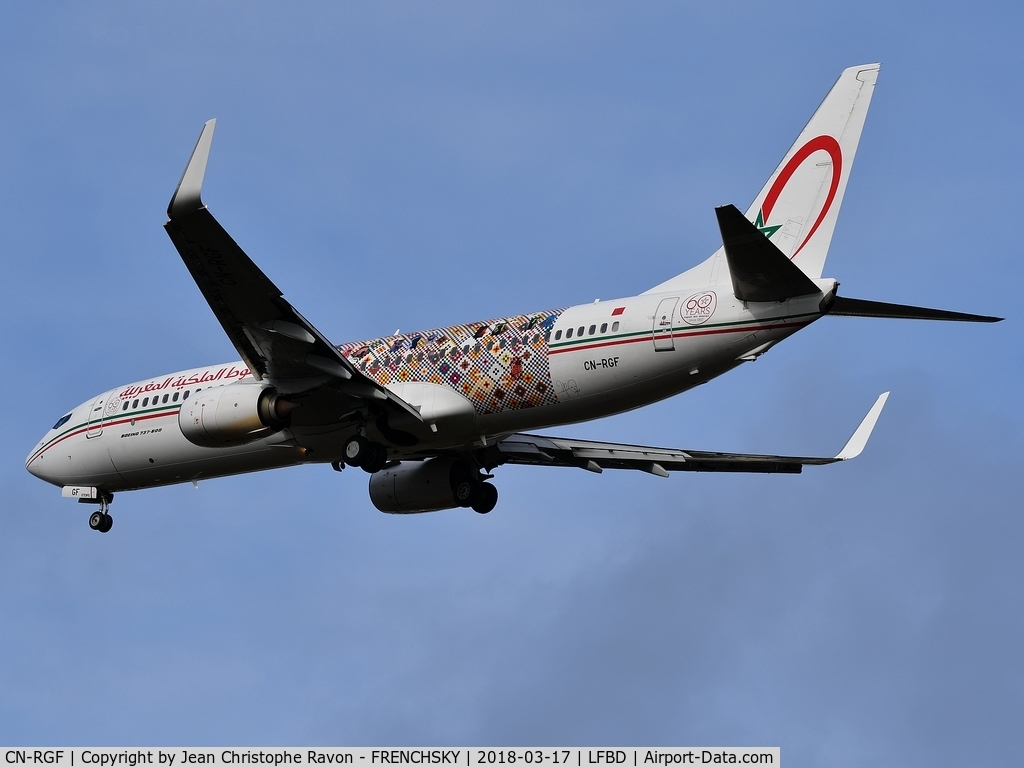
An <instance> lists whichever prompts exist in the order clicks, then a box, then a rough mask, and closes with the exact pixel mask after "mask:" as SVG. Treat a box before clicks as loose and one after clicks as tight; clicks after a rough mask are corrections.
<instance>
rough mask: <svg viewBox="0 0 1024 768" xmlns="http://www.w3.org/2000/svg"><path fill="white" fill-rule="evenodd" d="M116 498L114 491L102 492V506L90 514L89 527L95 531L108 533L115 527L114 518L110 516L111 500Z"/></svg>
mask: <svg viewBox="0 0 1024 768" xmlns="http://www.w3.org/2000/svg"><path fill="white" fill-rule="evenodd" d="M113 499H114V494H112V493H101V494H100V497H99V500H98V501H99V505H100V508H99V509H97V510H96V511H95V512H93V513H92V514H91V515H89V527H90V528H92V529H93V530H94V531H99V532H100V533H106V532H107V531H109V530H110V529H111V528H113V527H114V518H112V517H111V516H110V512H109V510H110V502H111V501H112V500H113Z"/></svg>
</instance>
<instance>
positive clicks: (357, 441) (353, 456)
mask: <svg viewBox="0 0 1024 768" xmlns="http://www.w3.org/2000/svg"><path fill="white" fill-rule="evenodd" d="M341 452H342V455H343V456H344V457H345V463H346V464H348V465H349V466H350V467H361V468H362V469H363V471H364V472H369V473H370V474H371V475H372V474H373V473H374V472H380V470H382V469H384V465H385V464H387V463H388V449H387V448H385V447H384V446H383V445H381V444H380V443H373V442H370V441H369V440H367V439H366V438H365V437H363V436H362V435H355V436H354V437H350V438H349V439H348V441H347V442H346V443H345V446H344V447H343V448H342V451H341Z"/></svg>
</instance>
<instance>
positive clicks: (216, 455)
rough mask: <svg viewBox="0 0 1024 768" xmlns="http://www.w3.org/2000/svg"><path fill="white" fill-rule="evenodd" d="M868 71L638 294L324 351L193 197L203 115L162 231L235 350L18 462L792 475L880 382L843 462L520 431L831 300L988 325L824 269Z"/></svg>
mask: <svg viewBox="0 0 1024 768" xmlns="http://www.w3.org/2000/svg"><path fill="white" fill-rule="evenodd" d="M878 70H879V65H878V64H867V65H863V66H858V67H851V68H850V69H847V70H846V71H844V72H843V73H842V75H841V76H840V77H839V80H838V81H837V82H836V84H835V86H833V88H832V90H831V91H829V93H828V95H827V96H826V97H825V100H824V101H823V102H822V104H821V106H820V107H818V109H817V111H816V112H815V113H814V115H813V116H812V117H811V120H810V122H809V123H808V124H807V126H806V127H805V128H804V130H803V132H802V133H801V134H800V136H799V137H798V138H797V140H796V143H794V144H793V146H792V147H791V148H790V150H789V151H788V152H787V153H786V155H785V157H784V158H783V159H782V162H781V163H780V164H779V166H778V168H776V170H775V172H774V173H773V174H772V175H771V177H770V178H769V179H768V181H767V183H766V184H765V185H764V188H763V189H762V190H761V192H760V194H759V195H758V196H757V198H756V199H755V200H754V202H753V204H752V205H751V206H750V208H749V209H748V210H747V212H746V215H744V214H742V213H740V211H739V210H737V209H736V208H735V207H734V206H731V205H726V206H723V207H720V208H717V209H716V210H715V213H716V215H717V217H718V225H719V228H720V230H721V233H722V242H723V246H722V247H721V248H719V249H718V251H716V252H715V253H714V254H713V255H712V256H711V257H710V258H709V259H707V260H706V261H704V262H703V263H701V264H699V265H697V266H696V267H693V268H692V269H690V270H687V271H686V272H683V273H682V274H680V275H677V276H676V277H673V278H671V279H670V280H667V281H665V282H663V283H661V284H660V285H656V286H654V287H653V288H651V289H650V290H648V291H645V292H644V293H642V294H640V295H639V296H629V297H626V298H621V299H615V300H613V301H601V302H595V303H593V304H583V305H579V306H575V307H569V308H568V309H552V310H546V311H541V312H529V313H526V314H523V315H516V316H515V317H502V318H498V319H495V320H487V321H483V322H476V323H467V324H465V325H455V326H451V327H448V328H439V329H435V330H429V331H423V332H419V333H408V334H398V333H396V334H394V335H392V336H385V337H382V338H378V339H371V340H369V341H359V342H355V343H348V344H341V345H334V344H332V343H331V342H329V341H328V340H327V337H326V336H324V334H322V333H321V332H320V331H319V330H317V329H316V328H315V327H314V326H313V325H312V324H311V323H310V322H308V321H307V320H306V319H305V318H304V317H302V315H300V314H299V313H298V312H297V311H296V310H295V308H294V307H292V305H291V304H289V303H288V302H287V301H285V299H284V298H283V296H282V294H281V291H280V290H278V288H277V286H275V285H274V283H272V282H271V281H270V279H269V278H267V276H266V275H264V274H263V272H262V271H260V269H259V267H257V266H256V264H255V263H253V261H252V260H250V258H249V257H248V256H247V255H246V254H245V253H244V252H243V251H242V249H241V248H240V247H239V246H238V245H237V244H236V243H235V241H234V240H232V238H231V237H230V235H228V234H227V232H226V231H225V230H224V229H223V228H222V227H221V226H220V224H218V223H217V220H216V219H214V217H213V215H212V214H211V213H210V212H209V210H208V209H207V208H206V206H205V205H204V204H203V202H202V199H201V191H202V185H203V177H204V175H205V172H206V164H207V159H208V157H209V153H210V144H211V142H212V140H213V131H214V125H215V122H216V121H214V120H210V121H209V122H208V123H206V125H205V126H204V128H203V131H202V133H201V134H200V136H199V141H198V143H197V144H196V147H195V149H194V151H193V152H192V156H191V159H190V160H189V162H188V165H187V166H186V168H185V172H184V174H183V175H182V177H181V181H180V182H179V184H178V187H177V189H176V190H175V192H174V196H173V197H172V198H171V202H170V205H169V207H168V209H167V215H168V218H169V221H168V222H167V223H166V224H165V225H164V226H165V228H166V229H167V233H168V235H170V238H171V241H172V242H173V243H174V246H175V248H177V250H178V252H179V253H180V254H181V258H182V259H183V260H184V262H185V266H187V267H188V270H189V272H190V273H191V274H192V277H193V278H194V279H195V281H196V284H197V285H198V286H199V290H200V291H201V292H202V294H203V296H204V297H205V298H206V300H207V301H208V302H209V304H210V308H211V309H212V310H213V313H214V315H216V317H217V319H218V320H219V321H220V324H221V326H222V327H223V328H224V331H225V332H226V333H227V335H228V338H229V339H231V342H232V343H233V344H234V346H235V349H237V350H238V353H239V355H240V356H241V358H242V359H241V361H237V362H232V363H224V364H222V365H212V366H206V367H203V368H194V369H192V370H188V371H180V372H177V373H172V374H167V375H163V376H157V377H155V378H151V379H145V380H143V381H137V382H134V383H132V384H125V385H123V386H119V387H115V388H114V389H111V390H109V391H107V392H103V393H101V394H99V395H97V396H96V397H94V398H91V399H89V400H87V401H86V402H84V403H82V404H81V405H79V406H78V407H76V408H74V409H72V410H71V411H69V412H68V413H66V414H65V415H63V416H61V418H60V419H58V421H57V423H56V424H54V425H53V427H52V428H51V429H50V430H49V431H48V432H47V433H46V434H45V435H44V436H43V439H42V440H40V441H39V443H38V445H36V447H35V448H33V449H32V452H31V453H30V454H29V456H28V459H27V460H26V468H27V469H28V471H29V472H31V473H32V474H33V475H35V476H36V477H39V478H41V479H43V480H45V481H47V482H49V483H52V484H54V485H57V486H61V487H62V489H63V491H62V492H63V495H64V496H66V497H71V498H77V499H78V500H79V501H80V502H86V503H90V504H94V505H97V507H96V511H95V512H93V513H92V514H91V516H90V518H89V525H90V527H91V528H93V529H95V530H98V531H102V532H107V531H109V530H110V527H111V525H112V524H113V520H112V518H111V516H110V514H109V506H110V502H111V500H112V498H113V494H114V493H115V492H117V491H122V490H133V489H139V488H150V487H154V486H161V485H170V484H173V483H184V482H193V483H198V481H199V480H201V479H206V478H211V477H222V476H225V475H233V474H239V473H242V472H254V471H257V470H262V469H270V468H274V467H285V466H291V465H295V464H306V463H323V464H330V465H331V466H332V467H334V469H336V470H339V471H340V470H341V469H342V468H343V467H344V466H345V465H349V466H353V467H361V468H362V469H364V470H365V471H366V472H368V473H370V499H371V501H372V502H373V504H374V506H376V507H377V509H379V510H380V511H382V512H389V513H413V512H429V511H434V510H440V509H450V508H454V507H472V508H473V509H474V510H476V511H477V512H480V513H487V512H489V511H490V510H491V509H493V508H494V505H495V503H496V502H497V499H498V492H497V490H496V489H495V487H494V486H493V485H492V484H491V483H488V482H486V480H488V479H490V478H492V477H493V475H492V474H490V473H491V471H492V470H494V469H495V468H496V467H499V466H501V465H503V464H531V465H542V466H560V467H577V468H582V469H587V470H590V471H592V472H601V471H603V470H605V469H639V470H643V471H645V472H649V473H651V474H654V475H659V476H662V477H668V474H669V472H672V471H696V472H790V473H796V472H800V471H801V469H802V468H803V466H804V465H807V464H814V465H817V464H830V463H832V462H837V461H843V460H846V459H852V458H854V457H855V456H857V455H858V454H860V452H861V451H862V450H863V448H864V446H865V444H866V443H867V440H868V437H869V436H870V434H871V431H872V429H873V428H874V425H875V422H876V421H877V419H878V416H879V414H880V413H881V411H882V407H883V406H884V404H885V400H886V397H887V396H888V393H887V392H886V393H883V394H882V395H880V396H879V397H878V399H877V400H876V401H875V403H874V405H873V406H872V407H871V409H870V410H869V411H868V413H867V415H866V416H865V417H864V419H863V421H862V422H861V423H860V426H858V427H857V429H856V431H855V432H854V433H853V436H852V437H851V438H850V440H849V441H848V442H847V443H846V445H845V447H844V448H843V449H842V450H841V451H839V453H837V454H836V455H835V456H829V457H802V456H769V455H755V454H736V453H713V452H708V451H694V450H676V449H665V448H652V447H645V446H636V445H619V444H616V443H602V442H593V441H588V440H573V439H570V438H561V437H547V436H543V435H535V434H528V433H526V432H524V430H533V429H538V428H545V427H551V426H555V425H559V424H567V423H572V422H580V421H585V420H588V419H595V418H599V417H602V416H607V415H610V414H613V413H620V412H622V411H627V410H630V409H632V408H637V407H639V406H642V405H647V404H648V403H653V402H655V401H656V400H661V399H663V398H666V397H669V396H671V395H675V394H677V393H679V392H683V391H685V390H687V389H690V388H691V387H695V386H697V385H698V384H703V383H704V382H706V381H709V380H710V379H713V378H714V377H716V376H719V375H721V374H723V373H725V372H726V371H728V370H731V369H732V368H735V367H737V366H738V365H741V364H743V363H745V362H749V361H752V360H755V359H756V358H757V357H758V356H760V355H762V354H764V353H765V352H767V351H768V350H769V349H770V348H771V347H772V346H774V345H775V344H777V343H778V342H779V341H781V340H783V339H785V338H787V337H788V336H790V335H792V334H794V333H796V332H797V331H798V330H800V329H801V328H803V327H805V326H807V325H810V324H811V323H813V322H814V321H816V320H818V319H819V318H821V317H823V316H825V315H852V316H859V317H892V318H917V319H929V320H965V321H975V322H995V321H998V320H999V319H1000V318H995V317H987V316H980V315H968V314H963V313H958V312H947V311H943V310H935V309H926V308H921V307H910V306H904V305H897V304H885V303H881V302H875V301H864V300H861V299H851V298H846V297H844V296H840V295H838V294H837V288H838V285H839V284H838V283H837V282H836V281H835V280H833V279H831V278H822V277H821V273H822V267H823V266H824V264H825V257H826V255H827V253H828V247H829V243H830V242H831V240H832V232H833V230H834V228H835V224H836V218H837V216H838V214H839V207H840V205H841V204H842V201H843V194H844V193H845V191H846V183H847V181H848V179H849V176H850V167H851V165H852V164H853V159H854V155H855V153H856V151H857V144H858V141H859V139H860V134H861V129H862V128H863V125H864V118H865V116H866V114H867V111H868V105H869V104H870V102H871V94H872V91H873V90H874V86H875V81H876V78H877V75H878Z"/></svg>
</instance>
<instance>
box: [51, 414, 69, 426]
mask: <svg viewBox="0 0 1024 768" xmlns="http://www.w3.org/2000/svg"><path fill="white" fill-rule="evenodd" d="M70 418H71V414H70V413H69V414H67V415H65V416H61V417H60V418H59V419H57V423H56V424H54V425H53V428H54V429H60V428H61V427H63V426H64V425H65V424H67V423H68V419H70Z"/></svg>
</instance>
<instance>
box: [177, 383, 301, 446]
mask: <svg viewBox="0 0 1024 768" xmlns="http://www.w3.org/2000/svg"><path fill="white" fill-rule="evenodd" d="M293 407H294V405H293V404H292V403H290V402H288V401H286V400H282V399H281V398H280V396H279V395H278V394H277V392H276V390H274V388H273V387H266V386H263V385H261V384H228V385H226V386H223V387H213V388H211V389H207V390H204V391H201V392H198V393H196V395H194V396H193V397H192V398H190V399H189V400H186V401H185V402H184V403H183V404H182V406H181V410H180V411H178V426H179V427H180V428H181V434H183V435H184V436H185V439H187V440H188V441H189V442H190V443H195V444H196V445H202V446H204V447H207V448H221V447H223V446H227V445H241V444H243V443H251V442H252V441H253V440H259V439H260V438H261V437H266V436H267V435H269V434H272V433H273V432H276V431H278V430H279V429H281V428H282V427H284V426H285V418H286V416H287V413H288V411H289V410H291V408H293Z"/></svg>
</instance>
